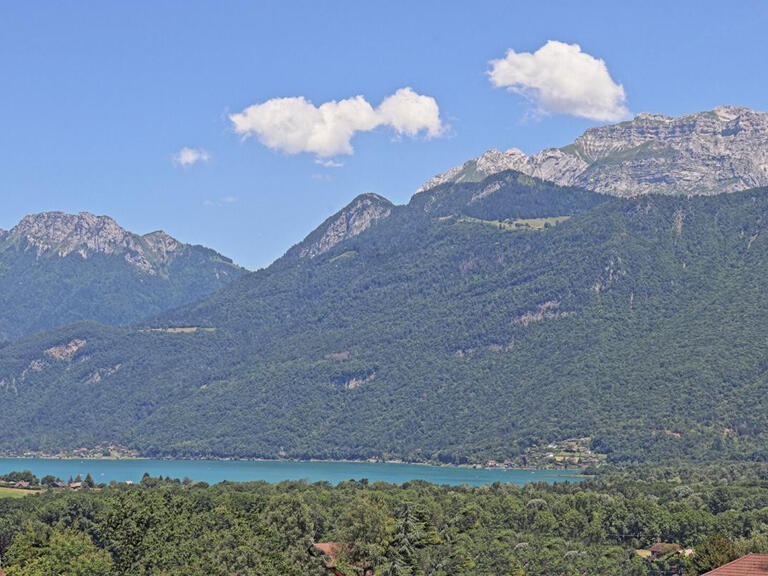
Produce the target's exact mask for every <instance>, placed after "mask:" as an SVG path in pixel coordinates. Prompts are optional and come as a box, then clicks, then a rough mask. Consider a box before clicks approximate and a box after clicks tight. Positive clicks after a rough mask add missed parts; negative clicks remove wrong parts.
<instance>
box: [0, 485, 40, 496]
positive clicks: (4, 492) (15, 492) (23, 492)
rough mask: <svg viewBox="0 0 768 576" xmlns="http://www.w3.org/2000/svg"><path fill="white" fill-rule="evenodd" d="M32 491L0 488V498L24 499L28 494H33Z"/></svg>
mask: <svg viewBox="0 0 768 576" xmlns="http://www.w3.org/2000/svg"><path fill="white" fill-rule="evenodd" d="M35 493H36V492H35V491H33V490H23V489H21V488H5V487H2V486H0V498H24V496H29V495H30V494H35Z"/></svg>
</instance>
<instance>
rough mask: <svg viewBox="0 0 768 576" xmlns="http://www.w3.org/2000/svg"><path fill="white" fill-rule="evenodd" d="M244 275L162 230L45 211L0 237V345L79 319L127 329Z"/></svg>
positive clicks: (221, 258) (221, 259) (207, 251)
mask: <svg viewBox="0 0 768 576" xmlns="http://www.w3.org/2000/svg"><path fill="white" fill-rule="evenodd" d="M243 272H244V270H243V269H242V268H240V267H239V266H236V265H235V264H233V263H232V261H231V260H230V259H228V258H225V257H224V256H222V255H220V254H217V253H216V252H214V251H213V250H210V249H208V248H204V247H202V246H191V245H189V244H182V243H181V242H179V241H178V240H175V239H174V238H172V237H171V236H169V235H168V234H166V233H165V232H161V231H158V232H152V233H150V234H145V235H143V236H139V235H137V234H133V233H131V232H128V231H126V230H124V229H123V228H121V227H120V226H119V225H118V224H117V223H116V222H115V221H114V220H113V219H112V218H109V217H108V216H95V215H93V214H88V213H80V214H64V213H62V212H46V213H42V214H35V215H30V216H26V217H25V218H23V219H22V220H21V222H19V223H18V224H17V225H16V226H15V227H13V228H12V229H11V230H10V231H7V232H5V231H0V341H2V340H9V339H13V338H16V337H19V336H22V335H25V334H30V333H32V332H37V331H40V330H45V329H47V328H53V327H55V326H60V325H62V324H66V323H68V322H75V321H78V320H93V321H97V322H101V323H104V324H113V325H120V324H130V323H132V322H135V321H137V320H139V319H141V318H145V317H148V316H152V315H155V314H158V313H160V312H162V311H165V310H169V309H171V308H175V307H177V306H181V305H182V304H188V303H190V302H193V301H195V300H199V299H200V298H203V297H205V296H208V295H210V294H212V293H213V292H215V291H216V290H218V289H219V288H221V287H223V286H224V285H225V284H227V283H228V282H229V281H231V280H232V279H234V278H237V277H238V276H239V275H240V274H242V273H243Z"/></svg>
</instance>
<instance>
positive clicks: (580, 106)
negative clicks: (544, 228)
mask: <svg viewBox="0 0 768 576" xmlns="http://www.w3.org/2000/svg"><path fill="white" fill-rule="evenodd" d="M766 29H768V3H766V2H762V1H746V0H744V1H731V2H728V3H727V4H726V3H723V2H707V1H701V0H698V1H690V2H687V1H677V2H669V1H665V2H661V1H652V0H651V1H649V0H645V1H642V2H629V1H627V2H616V1H615V0H612V1H606V2H602V1H589V2H572V1H562V2H554V1H544V0H537V1H533V0H529V1H527V2H515V1H510V0H506V1H498V2H497V1H488V2H483V1H479V0H478V1H473V2H449V1H445V0H443V1H436V0H435V1H430V0H426V1H420V2H413V1H412V0H411V1H399V0H390V1H389V2H386V3H374V2H361V1H359V0H356V1H342V0H339V1H336V2H330V1H324V0H312V1H307V2H292V1H287V0H281V1H274V2H271V1H259V2H256V1H251V2H245V1H242V2H238V1H224V2H202V1H200V2H196V1H190V0H178V1H164V0H153V1H152V2H149V1H138V2H118V1H114V2H97V1H78V2H67V1H56V2H53V1H50V2H43V1H33V2H22V1H20V0H19V1H16V2H13V1H8V2H3V3H0V201H1V202H2V210H0V228H3V229H9V228H11V227H12V226H13V225H14V224H15V223H16V222H18V220H20V219H21V218H22V217H23V216H24V215H26V214H30V213H35V212H41V211H48V210H62V211H67V212H80V211H87V212H93V213H96V214H107V215H110V216H112V217H113V218H115V219H116V220H117V221H118V223H119V224H121V225H122V226H123V227H125V228H127V229H129V230H131V231H133V232H137V233H140V234H144V233H148V232H151V231H154V230H160V229H162V230H165V231H166V232H168V233H169V234H171V235H173V236H174V237H176V238H178V239H179V240H181V241H184V242H190V243H194V244H203V245H206V246H209V247H211V248H213V249H215V250H217V251H219V252H221V253H222V254H224V255H226V256H229V257H231V258H233V259H234V260H235V261H236V262H237V263H239V264H241V265H243V266H246V267H247V268H250V269H256V268H259V267H263V266H266V265H268V264H269V263H270V262H271V261H273V260H274V259H276V258H278V257H279V256H280V255H282V254H283V253H284V252H285V251H286V250H287V249H288V248H289V247H290V246H291V245H293V244H295V243H297V242H299V241H300V240H301V239H302V238H303V237H304V236H306V235H307V234H308V233H309V232H310V231H311V230H312V229H314V228H315V227H316V226H317V225H319V224H320V223H321V222H322V221H323V220H325V219H326V218H327V217H328V216H330V215H331V214H333V213H334V212H335V211H337V210H339V209H340V208H342V207H343V206H345V205H346V204H347V203H348V202H350V201H351V200H352V199H353V198H354V197H355V196H357V195H358V194H361V193H365V192H375V193H377V194H380V195H382V196H385V197H387V198H389V199H390V200H392V201H393V202H395V203H406V202H408V200H409V198H410V197H411V195H412V194H413V192H414V191H415V190H416V189H417V188H418V187H419V186H420V185H421V184H423V183H424V182H425V181H426V180H427V179H429V178H430V177H431V176H433V175H435V174H437V173H439V172H442V171H444V170H446V169H448V168H450V167H452V166H454V165H458V164H461V163H463V162H464V161H466V160H468V159H470V158H472V157H475V156H478V155H479V154H482V153H483V152H484V151H485V150H488V149H491V148H497V149H501V150H505V149H508V148H510V147H517V148H520V149H522V150H523V151H525V152H527V153H535V152H538V151H539V150H541V149H543V148H549V147H556V146H563V145H565V144H568V143H570V142H572V141H573V140H574V138H576V137H577V136H578V135H579V134H581V133H582V132H583V131H584V130H585V129H587V128H589V127H591V126H596V125H601V124H605V123H609V122H614V121H618V120H621V119H624V118H631V117H632V115H634V114H636V113H639V112H654V113H663V114H667V115H671V116H676V115H681V114H686V113H692V112H697V111H701V110H710V109H712V108H714V107H715V106H718V105H726V104H733V105H742V106H749V107H751V108H755V109H758V110H768V102H767V101H766V99H768V74H765V65H766V61H768V47H767V46H766V43H765V39H764V38H765V30H766Z"/></svg>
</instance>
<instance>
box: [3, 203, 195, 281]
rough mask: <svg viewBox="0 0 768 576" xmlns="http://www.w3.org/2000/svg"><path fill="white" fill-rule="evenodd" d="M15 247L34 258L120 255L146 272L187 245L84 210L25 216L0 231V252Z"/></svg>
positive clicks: (162, 264) (162, 263)
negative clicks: (129, 228)
mask: <svg viewBox="0 0 768 576" xmlns="http://www.w3.org/2000/svg"><path fill="white" fill-rule="evenodd" d="M11 247H16V248H18V249H22V250H34V251H35V252H36V253H37V256H38V257H42V256H45V255H57V256H59V257H61V258H65V257H67V256H69V255H70V254H77V255H79V256H80V257H81V258H84V259H87V258H88V257H89V256H91V255H93V254H110V255H122V256H123V257H124V259H125V261H126V262H128V263H130V264H131V265H133V266H135V267H136V268H138V269H140V270H141V271H143V272H146V273H148V274H156V273H157V272H158V271H159V270H160V269H161V268H162V267H164V266H166V265H168V264H169V263H170V262H171V261H172V260H173V258H174V257H175V256H176V255H177V254H179V253H180V252H181V251H183V250H184V249H186V248H187V246H186V245H185V244H182V243H181V242H179V241H178V240H175V239H174V238H172V237H171V236H169V235H168V234H166V233H165V232H152V233H151V234H146V235H144V236H139V235H137V234H133V233H131V232H128V231H127V230H125V229H123V228H122V227H120V225H118V224H117V222H115V221H114V220H113V219H112V218H110V217H109V216H96V215H94V214H89V213H87V212H81V213H79V214H66V213H64V212H43V213H41V214H33V215H29V216H25V217H24V218H23V219H22V220H21V222H19V223H18V224H17V225H16V226H15V227H14V228H13V229H11V230H10V231H9V232H7V233H5V234H0V251H3V250H7V249H9V248H11Z"/></svg>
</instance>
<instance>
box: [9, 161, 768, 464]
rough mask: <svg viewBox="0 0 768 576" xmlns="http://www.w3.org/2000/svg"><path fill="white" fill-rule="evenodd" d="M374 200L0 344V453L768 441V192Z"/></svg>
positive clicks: (481, 455)
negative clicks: (215, 279)
mask: <svg viewBox="0 0 768 576" xmlns="http://www.w3.org/2000/svg"><path fill="white" fill-rule="evenodd" d="M356 202H357V200H356ZM353 204H354V203H353ZM364 204H365V209H370V203H368V204H366V203H364ZM387 209H388V210H389V212H390V213H389V214H388V215H387V216H386V217H383V218H378V219H377V220H376V221H375V222H373V223H371V225H369V226H367V227H366V228H365V229H364V230H363V231H361V232H360V233H358V234H355V235H347V236H346V237H345V238H344V239H343V240H342V241H340V242H339V243H337V244H335V245H334V246H332V247H331V248H330V249H328V250H326V251H324V252H322V253H320V254H316V255H315V256H314V257H312V258H300V257H298V256H297V255H296V251H293V252H289V254H288V255H286V257H285V258H283V259H281V260H279V261H278V262H276V263H275V264H274V265H272V266H271V267H270V268H268V269H266V270H262V271H259V272H256V273H252V274H247V275H245V276H242V277H241V278H239V279H238V280H236V281H235V282H233V283H232V284H230V285H229V286H227V287H226V288H224V289H223V290H221V291H219V292H217V293H216V294H214V295H213V296H212V297H211V298H209V299H207V300H204V301H202V302H200V303H198V304H195V305H192V306H190V307H187V308H184V309H181V310H179V311H176V312H174V313H172V314H168V315H165V316H163V317H160V318H158V319H157V320H156V321H153V322H152V323H151V324H147V325H145V326H140V327H136V328H131V329H125V328H110V329H106V328H103V327H101V326H98V325H91V324H89V325H75V326H70V327H66V328H63V329H60V330H57V331H54V332H49V333H45V334H42V335H38V336H35V337H33V338H29V339H26V340H24V341H21V342H19V343H17V344H15V345H13V346H8V347H6V348H5V349H3V350H0V394H2V395H3V401H2V402H0V449H3V450H11V449H20V448H25V449H40V450H52V449H59V448H72V447H79V446H83V445H86V446H87V445H95V444H97V443H101V442H120V443H122V444H125V445H128V446H131V447H134V448H136V449H138V450H140V451H141V452H143V453H146V454H166V455H200V454H214V455H219V456H290V457H326V458H367V457H404V458H411V459H424V460H426V459H429V460H441V461H446V462H461V461H466V460H472V461H483V460H485V459H488V458H494V459H499V460H502V459H505V458H515V457H518V458H519V457H520V456H521V455H522V454H524V453H525V451H526V449H527V448H528V447H530V446H531V445H534V444H536V445H539V446H542V445H546V444H547V443H549V442H552V441H558V440H562V439H565V438H570V437H585V436H588V437H590V438H591V442H592V445H593V447H594V449H595V450H597V451H599V452H603V453H606V454H608V457H609V458H610V459H611V460H613V461H622V460H628V459H631V460H644V459H652V460H654V459H655V460H659V459H666V458H669V457H673V456H681V457H685V458H758V459H762V458H764V457H765V456H766V455H768V453H767V452H766V450H765V448H763V447H764V446H765V441H766V440H767V439H768V438H766V435H765V427H764V419H765V414H766V413H767V412H766V408H768V407H766V399H765V398H766V395H765V389H766V381H765V379H766V369H768V362H767V361H766V352H765V350H766V342H768V302H766V297H765V296H764V289H763V288H764V279H765V278H766V277H768V240H767V239H766V230H764V228H765V226H766V215H768V191H766V190H764V189H759V190H752V191H747V192H740V193H734V194H729V195H719V196H712V197H693V198H673V197H657V196H647V197H643V198H640V199H633V200H620V199H611V200H608V199H607V198H606V197H604V196H599V195H596V194H592V193H589V192H585V191H583V190H579V189H573V188H558V187H555V186H553V185H551V184H547V183H544V182H541V181H538V180H534V179H531V178H529V177H525V176H522V175H520V174H518V173H514V172H507V173H503V174H499V175H496V176H494V177H492V179H489V180H486V181H484V182H482V183H479V184H477V183H474V184H473V183H466V184H458V185H453V184H447V185H444V186H443V187H440V188H436V189H434V190H430V191H429V193H428V194H427V195H425V194H423V193H422V194H419V195H417V196H416V197H414V199H413V201H412V202H411V204H410V205H408V206H392V207H388V208H387ZM354 216H355V214H350V215H349V217H350V218H353V219H354ZM333 221H334V220H333V219H329V222H333ZM327 223H328V222H327ZM327 223H326V224H327ZM320 236H322V234H321V235H320ZM62 391H66V394H62Z"/></svg>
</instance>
